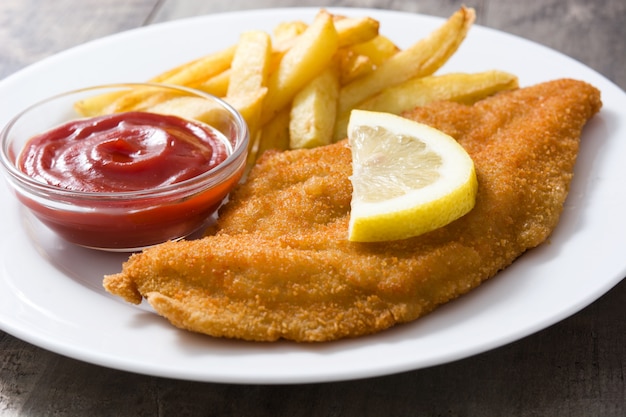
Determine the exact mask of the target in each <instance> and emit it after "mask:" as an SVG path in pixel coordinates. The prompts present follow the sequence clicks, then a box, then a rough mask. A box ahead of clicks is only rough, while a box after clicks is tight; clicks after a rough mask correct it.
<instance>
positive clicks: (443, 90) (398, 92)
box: [334, 70, 518, 141]
mask: <svg viewBox="0 0 626 417" xmlns="http://www.w3.org/2000/svg"><path fill="white" fill-rule="evenodd" d="M517 87H518V79H517V76H515V75H513V74H510V73H508V72H504V71H496V70H492V71H484V72H479V73H469V74H468V73H451V74H444V75H431V76H428V77H421V78H414V79H411V80H409V81H405V82H404V83H402V84H398V85H396V86H393V87H389V88H387V89H385V90H383V91H382V92H381V93H379V94H377V95H375V96H373V97H371V98H369V99H368V100H365V101H364V102H363V103H361V104H360V105H359V106H357V108H358V109H361V110H370V111H382V112H387V113H393V114H398V115H399V114H402V113H404V112H405V111H408V110H411V109H414V108H415V107H418V106H424V105H426V104H428V103H432V102H435V101H443V100H447V101H455V102H457V103H464V104H471V103H475V102H476V101H478V100H482V99H483V98H485V97H488V96H491V95H493V94H496V93H498V92H500V91H505V90H512V89H515V88H517ZM349 116H350V112H346V113H343V114H341V115H340V116H339V117H338V119H337V121H336V123H335V133H334V140H335V141H337V140H340V139H343V138H344V137H345V136H346V128H347V126H348V119H349Z"/></svg>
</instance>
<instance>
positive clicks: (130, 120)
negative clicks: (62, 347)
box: [2, 84, 248, 251]
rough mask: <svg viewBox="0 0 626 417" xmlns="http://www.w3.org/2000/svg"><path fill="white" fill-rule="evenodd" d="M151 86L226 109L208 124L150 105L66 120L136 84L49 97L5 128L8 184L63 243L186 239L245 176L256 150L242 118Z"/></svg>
mask: <svg viewBox="0 0 626 417" xmlns="http://www.w3.org/2000/svg"><path fill="white" fill-rule="evenodd" d="M147 86H148V85H145V84H142V85H140V86H139V87H141V88H144V89H145V88H147ZM149 87H150V88H151V89H154V90H155V94H161V95H163V93H162V92H161V91H160V90H168V94H169V96H171V95H172V91H170V90H176V92H177V93H179V94H180V95H181V96H184V97H187V96H194V97H195V98H202V99H205V100H211V101H213V103H212V108H213V109H219V112H218V113H217V116H216V113H215V112H213V113H212V114H211V117H210V120H211V121H217V122H216V123H214V125H213V124H212V125H209V124H207V123H205V120H200V119H202V117H201V116H199V117H198V118H197V119H196V118H193V117H181V116H180V115H177V114H161V113H159V114H157V113H152V112H150V111H144V110H141V111H134V110H133V111H125V112H121V113H113V114H108V115H103V116H96V117H87V118H79V117H77V116H76V115H74V114H72V117H67V116H62V117H60V116H59V115H66V114H69V112H68V111H67V108H66V107H67V106H68V105H69V104H71V103H73V102H76V100H78V99H79V98H80V97H79V96H85V95H86V94H91V95H93V94H94V93H96V94H100V92H101V91H102V92H103V91H104V90H106V91H109V90H116V91H117V90H119V89H120V88H121V89H132V88H138V86H137V85H134V84H133V85H122V86H117V85H116V86H102V87H94V88H90V89H84V90H79V91H78V92H70V93H66V94H62V95H60V96H56V97H53V98H51V99H48V100H44V101H43V102H41V103H38V104H36V105H34V106H32V107H30V108H29V109H27V110H25V111H24V112H22V113H20V114H19V115H18V116H17V117H16V118H14V119H13V120H12V121H11V122H10V123H9V124H8V125H7V127H6V128H5V129H4V130H3V132H2V163H3V165H4V166H5V168H6V171H7V173H8V174H9V175H8V176H7V178H8V180H9V183H10V184H11V185H12V187H13V189H14V190H15V192H16V195H17V197H18V199H19V200H20V201H21V202H22V203H23V204H24V205H25V206H26V207H28V208H29V209H30V210H31V212H32V213H33V214H35V216H36V217H37V218H38V219H39V220H41V221H42V222H43V223H44V224H46V225H47V226H48V227H50V228H51V229H52V230H54V231H55V232H56V233H58V234H59V235H60V236H61V237H63V238H64V239H66V240H68V241H70V242H73V243H76V244H79V245H82V246H87V247H92V248H98V249H105V250H114V251H131V250H138V249H141V248H145V247H148V246H152V245H154V244H158V243H161V242H164V241H166V240H172V239H179V238H182V237H185V236H187V235H189V234H191V233H193V232H194V231H195V230H197V229H198V228H200V227H202V226H203V225H204V224H206V222H207V220H208V219H209V218H210V217H211V215H212V214H213V213H214V212H215V211H216V210H217V208H218V207H219V206H220V205H221V203H222V201H223V199H224V198H225V197H226V196H227V195H228V193H229V192H230V190H231V189H232V188H233V187H234V186H235V185H236V183H237V182H238V181H239V180H240V179H241V177H242V175H243V172H244V169H245V163H246V157H247V146H248V145H247V143H248V131H247V127H246V125H245V122H244V121H243V119H242V118H241V116H240V115H239V114H238V113H237V112H236V111H234V110H233V109H232V108H230V107H229V106H228V105H227V104H226V103H224V102H222V101H221V100H219V99H217V98H214V97H212V96H208V95H205V94H202V93H197V92H195V91H193V90H188V89H184V88H179V87H171V86H159V85H149ZM63 103H68V105H65V106H64V105H63ZM215 104H217V107H216V106H215ZM174 107H175V106H174ZM51 112H52V113H55V114H57V116H54V117H51ZM201 114H202V112H199V113H198V115H201ZM44 125H46V126H45V127H46V128H45V129H44Z"/></svg>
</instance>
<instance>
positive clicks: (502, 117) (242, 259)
mask: <svg viewBox="0 0 626 417" xmlns="http://www.w3.org/2000/svg"><path fill="white" fill-rule="evenodd" d="M600 107H601V101H600V93H599V91H598V90H597V89H595V88H594V87H592V86H590V85H588V84H586V83H584V82H580V81H575V80H557V81H552V82H547V83H543V84H539V85H536V86H532V87H528V88H523V89H519V90H516V91H512V92H504V93H501V94H498V95H496V96H494V97H490V98H487V99H484V100H482V101H480V102H478V103H476V104H474V105H462V104H456V103H450V102H441V103H434V104H432V105H428V106H425V107H421V108H417V109H415V110H413V111H411V112H409V113H407V114H405V115H404V116H405V117H408V118H410V119H413V120H417V121H420V122H423V123H427V124H430V125H431V126H434V127H436V128H438V129H440V130H443V131H444V132H446V133H448V134H449V135H451V136H453V137H454V138H456V139H457V140H458V141H459V143H460V144H461V145H462V146H463V147H465V149H466V150H467V151H468V153H469V154H470V155H471V157H472V158H473V160H474V163H475V167H476V172H477V176H478V182H479V190H478V196H477V201H476V206H475V208H474V209H473V210H472V211H471V212H470V213H468V214H467V215H465V216H464V217H462V218H460V219H459V220H456V221H454V222H453V223H451V224H449V225H448V226H446V227H443V228H440V229H437V230H435V231H433V232H430V233H427V234H424V235H421V236H418V237H415V238H411V239H407V240H401V241H390V242H381V243H354V242H349V241H348V240H347V233H348V232H347V230H348V220H349V216H350V200H351V192H352V189H351V183H350V180H349V176H350V174H351V156H350V149H349V148H348V145H347V143H346V142H345V141H344V142H340V143H337V144H333V145H329V146H326V147H320V148H316V149H312V150H294V151H285V152H268V153H266V154H265V155H264V156H263V157H262V158H261V160H260V161H259V162H258V164H257V165H256V167H255V168H254V169H253V170H252V172H251V173H250V176H249V178H248V180H247V182H246V183H244V184H243V185H241V186H240V187H239V188H238V189H237V190H236V191H234V192H233V193H232V195H231V200H230V202H229V203H228V204H227V205H225V207H224V208H223V210H222V211H221V213H220V218H219V220H218V224H217V226H216V227H215V229H214V230H212V231H211V233H210V234H209V235H208V236H206V237H204V238H202V239H199V240H194V241H181V242H171V243H165V244H162V245H159V246H156V247H154V248H151V249H147V250H145V251H144V252H143V253H141V254H135V255H132V256H131V257H130V259H129V260H128V261H127V262H126V263H125V264H124V265H123V270H122V272H120V273H118V274H115V275H110V276H107V277H105V280H104V286H105V287H106V289H107V290H108V291H109V292H111V293H113V294H116V295H119V296H121V297H123V298H124V299H125V300H127V301H129V302H131V303H139V302H141V300H142V298H146V299H147V300H148V302H149V303H150V304H151V305H152V307H153V308H154V309H155V310H156V311H157V312H158V313H159V314H161V315H162V316H164V317H166V318H167V319H168V320H169V321H170V322H171V323H173V324H174V325H175V326H178V327H181V328H184V329H188V330H191V331H194V332H200V333H205V334H208V335H212V336H218V337H229V338H241V339H247V340H258V341H273V340H277V339H281V338H284V339H290V340H295V341H327V340H333V339H339V338H345V337H355V336H360V335H364V334H369V333H374V332H378V331H381V330H383V329H386V328H388V327H390V326H393V325H396V324H398V323H404V322H410V321H412V320H415V319H417V318H418V317H420V316H423V315H424V314H426V313H428V312H430V311H432V310H433V309H435V308H436V307H437V306H439V305H441V304H443V303H446V302H448V301H450V300H453V299H454V298H456V297H458V296H460V295H462V294H465V293H467V292H468V291H470V290H471V289H473V288H475V287H477V286H478V285H479V284H480V283H481V282H483V281H484V280H486V279H488V278H490V277H493V276H494V275H496V273H497V272H498V271H500V270H502V269H503V268H505V267H507V266H508V265H510V264H511V263H512V262H513V261H514V260H515V259H516V258H518V257H519V256H520V255H522V254H523V253H524V252H525V251H526V250H528V249H529V248H533V247H535V246H537V245H539V244H541V243H542V242H544V241H545V240H546V238H547V237H548V236H549V235H550V233H551V232H552V230H553V229H554V228H555V226H556V225H557V223H558V220H559V216H560V214H561V211H562V208H563V204H564V201H565V198H566V196H567V192H568V188H569V184H570V180H571V179H572V175H573V168H574V163H575V160H576V156H577V152H578V147H579V139H580V136H581V130H582V129H583V126H584V125H585V123H586V122H587V121H588V119H589V118H591V117H592V116H593V115H594V114H595V113H596V112H598V111H599V109H600Z"/></svg>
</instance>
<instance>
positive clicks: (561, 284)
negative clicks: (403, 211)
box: [0, 9, 626, 383]
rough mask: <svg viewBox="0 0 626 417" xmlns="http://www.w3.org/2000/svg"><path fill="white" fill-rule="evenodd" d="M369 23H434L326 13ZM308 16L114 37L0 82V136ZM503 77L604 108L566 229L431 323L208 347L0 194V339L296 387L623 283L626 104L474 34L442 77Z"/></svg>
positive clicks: (253, 18) (393, 29)
mask: <svg viewBox="0 0 626 417" xmlns="http://www.w3.org/2000/svg"><path fill="white" fill-rule="evenodd" d="M331 11H333V12H337V13H341V14H345V15H352V16H356V15H370V16H373V17H375V18H377V19H379V20H380V22H381V32H382V33H384V34H386V35H387V36H389V37H390V38H391V39H393V40H394V41H396V42H397V43H398V44H399V45H400V46H401V47H406V46H408V45H409V44H411V43H413V42H414V41H416V40H418V39H419V38H421V37H422V36H425V35H427V34H428V33H430V31H431V30H433V29H435V28H436V27H437V26H438V25H440V24H441V23H442V22H443V20H442V19H439V18H433V17H426V16H421V15H416V14H407V13H399V12H389V11H381V10H365V9H331ZM316 12H317V9H273V10H263V11H249V12H239V13H231V14H222V15H213V16H204V17H199V18H194V19H187V20H180V21H174V22H170V23H166V24H159V25H154V26H149V27H146V28H141V29H138V30H133V31H129V32H125V33H120V34H118V35H115V36H110V37H107V38H103V39H100V40H98V41H95V42H90V43H88V44H84V45H82V46H80V47H77V48H74V49H71V50H68V51H65V52H63V53H61V54H58V55H55V56H53V57H51V58H49V59H46V60H43V61H41V62H39V63H37V64H35V65H32V66H30V67H28V68H26V69H24V70H22V71H20V72H18V73H16V74H14V75H12V76H10V77H8V78H6V79H5V80H3V81H2V82H0V97H5V98H6V97H10V100H1V101H0V124H2V125H4V123H6V121H7V120H8V119H9V118H10V117H11V116H12V115H13V114H14V113H16V112H17V111H18V110H20V109H21V108H22V107H24V106H26V105H28V104H30V103H32V102H33V101H35V100H38V99H40V98H43V97H45V96H49V95H51V94H52V93H55V92H60V91H63V90H67V89H70V88H75V87H83V86H86V85H90V84H99V83H107V82H117V81H144V80H146V79H148V78H150V77H151V76H153V75H155V74H157V73H159V72H161V71H163V70H166V69H168V68H171V67H173V66H175V65H176V64H179V63H182V62H185V61H188V60H191V59H193V58H196V57H198V56H201V55H204V54H206V53H209V52H211V51H215V50H218V49H220V48H222V47H225V46H228V45H231V44H234V43H235V42H236V41H237V39H238V37H239V34H240V33H241V32H242V31H244V30H249V29H264V30H271V28H272V27H274V25H276V24H277V23H279V22H282V21H286V20H294V19H302V20H305V21H311V20H312V18H313V16H314V14H315V13H316ZM488 69H501V70H505V71H510V72H512V73H515V74H517V75H518V76H519V78H520V83H521V85H522V86H526V85H530V84H534V83H537V82H540V81H546V80H551V79H555V78H561V77H572V78H577V79H582V80H586V81H588V82H590V83H592V84H594V85H595V86H597V87H598V88H599V89H600V90H601V91H602V94H603V101H604V107H603V109H602V111H601V113H600V114H599V115H597V116H596V117H595V118H594V119H593V120H592V121H591V122H590V123H589V124H588V126H587V127H586V129H585V131H584V135H583V136H584V137H583V143H582V149H581V153H580V157H579V160H578V164H577V166H576V175H575V179H574V182H573V184H572V188H571V193H570V197H569V199H568V201H567V204H566V207H565V210H564V213H563V216H562V220H561V223H560V225H559V226H558V228H557V230H556V231H555V233H554V234H553V236H552V237H551V239H550V242H549V243H546V244H544V245H543V246H541V247H539V248H537V249H536V250H533V251H531V252H529V253H527V254H525V255H524V256H523V257H521V258H520V259H519V260H518V261H516V262H515V263H514V264H513V265H512V266H511V267H510V268H508V269H507V270H505V271H504V272H502V273H501V274H499V275H498V276H497V277H496V278H494V279H492V280H491V281H489V282H487V283H485V284H484V285H482V286H481V287H480V288H478V289H477V290H475V291H473V292H471V293H470V294H468V295H467V296H464V297H462V298H460V299H458V300H456V301H454V302H452V303H449V304H447V305H445V306H443V307H441V308H439V309H438V310H436V311H435V312H434V313H432V314H431V315H429V316H427V317H424V318H422V319H420V320H417V321H416V322H414V323H410V324H408V325H402V326H398V327H396V328H393V329H391V330H389V331H385V332H382V333H380V334H377V335H374V336H371V337H363V338H359V339H355V340H344V341H339V342H333V343H324V344H295V343H290V342H279V343H272V344H263V343H247V342H241V341H229V340H218V339H212V338H210V337H205V336H201V335H195V334H191V333H188V332H184V331H180V330H177V329H175V328H174V327H172V326H170V325H169V324H168V323H167V322H166V321H165V320H164V319H162V318H160V317H158V316H157V315H156V314H154V313H153V312H151V310H150V309H149V308H148V307H146V306H140V307H139V308H138V307H136V306H132V305H129V304H126V303H124V302H123V301H121V300H119V299H117V298H114V297H112V296H109V295H108V294H107V293H105V291H104V290H103V289H102V286H101V280H102V276H103V275H104V274H109V273H115V272H118V271H119V270H120V266H121V263H122V262H123V261H124V260H125V259H126V255H120V254H111V253H101V252H95V251H91V250H87V249H83V248H79V247H76V246H72V245H70V244H67V243H65V242H63V241H62V240H60V239H58V238H57V237H56V236H55V235H54V234H52V233H51V232H50V231H48V230H47V229H46V228H45V227H44V226H42V225H41V224H40V223H38V222H37V221H36V220H34V219H32V218H31V217H30V215H28V214H27V213H26V212H25V211H23V210H21V209H20V208H19V206H18V203H17V201H16V199H15V198H14V197H13V196H12V195H10V192H9V190H8V188H7V186H6V184H5V183H2V185H0V207H1V211H2V214H3V216H2V217H3V221H2V222H0V328H2V330H4V331H6V332H8V333H10V334H12V335H14V336H16V337H18V338H20V339H23V340H25V341H28V342H30V343H33V344H35V345H38V346H40V347H43V348H45V349H48V350H51V351H53V352H57V353H60V354H63V355H66V356H69V357H72V358H76V359H79V360H84V361H87V362H91V363H94V364H99V365H103V366H107V367H112V368H117V369H122V370H127V371H131V372H137V373H143V374H149V375H157V376H163V377H171V378H181V379H188V380H198V381H214V382H231V383H303V382H320V381H335V380H345V379H354V378H363V377H370V376H378V375H384V374H391V373H395V372H400V371H406V370H412V369H419V368H423V367H427V366H432V365H437V364H442V363H446V362H449V361H453V360H457V359H460V358H464V357H468V356H471V355H474V354H477V353H480V352H484V351H486V350H489V349H492V348H495V347H498V346H501V345H504V344H506V343H509V342H512V341H514V340H517V339H520V338H522V337H524V336H527V335H529V334H531V333H533V332H536V331H538V330H540V329H543V328H545V327H547V326H549V325H551V324H553V323H556V322H558V321H559V320H562V319H564V318H565V317H568V316H570V315H571V314H573V313H575V312H577V311H579V310H580V309H582V308H583V307H585V306H586V305H588V304H590V303H591V302H593V301H594V300H596V299H597V298H598V297H600V296H601V295H602V294H604V293H605V292H606V291H608V290H609V289H610V288H611V287H613V286H614V285H615V284H617V283H618V282H619V281H620V280H621V279H622V278H623V277H624V276H626V255H625V254H624V248H626V216H624V215H623V208H624V206H625V205H626V204H625V203H626V194H625V193H623V192H622V190H623V184H624V183H626V164H624V163H623V157H624V155H626V140H624V138H626V94H624V92H623V91H621V90H620V89H619V88H618V87H616V86H615V85H614V84H612V83H611V82H609V81H608V80H607V79H605V78H604V77H602V76H601V75H599V74H598V73H596V72H594V71H592V70H591V69H589V68H587V67H585V66H583V65H581V64H580V63H578V62H576V61H574V60H572V59H570V58H568V57H566V56H563V55H562V54H559V53H557V52H555V51H552V50H550V49H547V48H545V47H542V46H540V45H537V44H535V43H532V42H529V41H526V40H523V39H520V38H517V37H514V36H511V35H507V34H504V33H501V32H497V31H494V30H489V29H486V28H483V27H479V26H475V27H474V28H473V29H472V30H471V31H470V34H469V36H468V38H467V40H466V41H465V43H464V44H463V45H462V46H461V49H460V50H459V51H458V53H457V54H456V55H455V56H454V57H453V58H452V59H451V60H450V61H449V62H448V63H447V64H446V65H445V66H444V68H443V69H441V70H440V71H439V73H444V72H452V71H467V72H472V71H482V70H488Z"/></svg>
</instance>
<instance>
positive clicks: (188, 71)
mask: <svg viewBox="0 0 626 417" xmlns="http://www.w3.org/2000/svg"><path fill="white" fill-rule="evenodd" d="M236 50H237V46H236V45H233V46H229V47H228V48H226V49H223V50H221V51H218V52H215V53H212V54H209V55H206V56H204V57H202V58H200V59H197V60H195V61H192V62H191V63H189V64H187V65H183V66H182V67H180V69H179V70H178V71H176V72H175V73H173V74H170V75H169V76H168V77H159V76H157V77H156V78H157V79H160V80H161V81H160V82H162V83H166V84H175V85H183V86H192V85H197V84H200V83H202V82H203V81H205V80H207V79H209V78H211V77H213V76H215V75H217V74H219V73H221V72H223V71H225V70H227V69H228V68H230V65H231V63H232V60H233V57H234V56H235V51H236Z"/></svg>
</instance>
